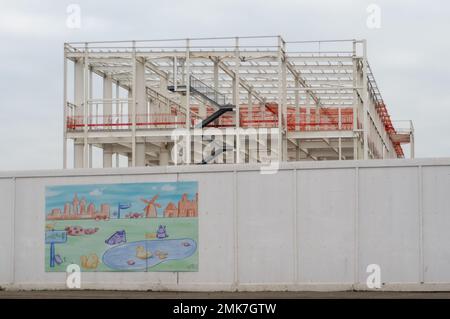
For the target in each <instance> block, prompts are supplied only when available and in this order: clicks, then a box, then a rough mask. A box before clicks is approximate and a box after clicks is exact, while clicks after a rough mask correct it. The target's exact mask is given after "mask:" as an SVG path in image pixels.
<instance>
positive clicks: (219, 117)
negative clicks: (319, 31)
mask: <svg viewBox="0 0 450 319" xmlns="http://www.w3.org/2000/svg"><path fill="white" fill-rule="evenodd" d="M366 48H367V45H366V41H365V40H330V41H285V40H284V39H283V38H282V37H281V36H263V37H227V38H225V37H223V38H196V39H170V40H145V41H117V42H108V41H104V42H89V43H84V42H83V43H81V42H80V43H66V44H65V45H64V167H67V166H68V164H67V163H68V158H67V157H68V155H67V154H68V147H69V143H68V142H69V140H72V141H73V156H74V160H73V166H74V167H76V168H81V167H90V166H91V165H92V147H99V148H101V149H102V150H103V167H112V165H113V158H114V156H115V158H116V160H115V162H116V165H118V156H119V155H122V156H126V157H128V165H129V166H145V165H173V164H177V163H176V162H175V160H173V158H172V156H170V152H171V150H172V149H173V148H174V143H175V141H174V139H173V132H174V130H176V129H184V130H185V132H187V133H186V138H185V140H184V143H185V144H184V145H185V148H184V150H183V153H184V163H185V164H194V163H197V164H198V163H203V164H205V163H215V162H218V163H223V162H226V163H248V162H262V161H263V160H264V159H263V158H262V157H261V156H260V153H258V151H257V150H258V149H260V148H262V147H267V146H268V144H271V152H270V153H271V156H272V157H274V156H275V157H276V158H277V160H279V161H301V160H345V159H377V158H379V159H384V158H397V157H403V156H404V154H403V149H402V147H401V144H403V143H410V144H411V147H410V150H411V157H414V130H413V126H412V123H411V121H406V122H404V123H400V124H402V125H403V124H406V125H403V127H397V123H396V122H393V121H391V119H390V117H389V114H388V112H387V109H386V105H385V103H384V101H383V98H382V96H381V94H380V91H379V89H378V85H377V83H376V81H375V78H374V75H373V72H372V69H371V68H370V65H369V63H368V61H367V49H366ZM69 74H73V81H69V80H70V78H69ZM94 77H99V78H100V79H101V81H102V83H103V84H102V85H100V86H99V85H96V81H95V80H94ZM97 82H99V81H97ZM69 83H70V85H69ZM69 90H73V92H74V93H73V97H71V98H69V94H68V92H69ZM99 91H101V92H102V94H101V97H99V98H96V97H94V92H99ZM225 107H228V109H226V110H225V109H223V110H222V111H220V109H221V108H225ZM218 110H219V111H218ZM202 123H203V124H202ZM205 123H207V124H205ZM394 124H395V125H394ZM205 130H209V133H207V134H206V135H208V136H210V137H211V135H214V134H215V133H214V134H211V133H210V131H211V130H214V132H216V133H217V134H218V135H219V134H222V133H226V136H227V138H226V143H224V144H222V145H225V147H226V149H223V152H217V150H216V151H213V152H212V153H211V154H210V155H211V156H209V157H208V156H206V155H205V153H207V152H205V150H204V149H200V150H198V149H195V147H194V144H193V141H194V140H195V136H196V135H199V134H200V135H205ZM263 130H266V131H268V130H269V131H270V132H271V133H270V134H272V135H271V136H272V137H271V138H270V139H266V140H263V139H262V135H263V133H261V132H263ZM199 131H200V133H198V132H199ZM249 131H250V132H252V133H251V134H250V135H252V136H253V137H249V134H248V132H249ZM196 132H197V133H196ZM273 134H275V136H276V139H277V141H278V142H277V143H276V147H275V148H274V147H273V146H274V145H275V143H274V141H275V140H274V138H273ZM224 135H225V134H224ZM253 139H254V140H255V143H252V142H251V141H253ZM201 145H202V148H203V147H207V146H206V145H204V144H203V143H202V144H201ZM221 148H222V146H221ZM199 153H200V158H201V159H200V161H198V160H196V159H198V154H199ZM114 154H115V155H114Z"/></svg>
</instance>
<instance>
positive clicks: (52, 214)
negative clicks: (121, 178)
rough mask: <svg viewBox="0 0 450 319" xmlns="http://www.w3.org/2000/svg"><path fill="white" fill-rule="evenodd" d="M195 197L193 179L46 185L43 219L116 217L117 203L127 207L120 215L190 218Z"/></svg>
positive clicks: (195, 207) (194, 204)
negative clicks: (162, 181) (44, 217)
mask: <svg viewBox="0 0 450 319" xmlns="http://www.w3.org/2000/svg"><path fill="white" fill-rule="evenodd" d="M197 197H198V194H197V183H196V182H182V183H180V182H164V183H124V184H90V185H61V186H48V187H47V188H46V208H45V210H46V219H48V220H60V219H95V218H98V219H109V218H118V217H119V216H118V213H119V212H118V210H119V209H118V207H119V204H120V205H121V207H126V208H123V209H121V211H120V217H121V218H124V217H125V216H126V214H142V217H193V216H197V213H198V207H197ZM153 199H155V200H154V202H155V205H152V207H151V208H153V210H152V211H151V212H148V209H149V202H150V201H151V200H153ZM178 206H180V207H178ZM178 210H180V213H178ZM69 215H70V216H69ZM149 215H150V216H149ZM178 215H180V216H178Z"/></svg>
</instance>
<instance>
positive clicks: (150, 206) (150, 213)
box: [141, 194, 161, 218]
mask: <svg viewBox="0 0 450 319" xmlns="http://www.w3.org/2000/svg"><path fill="white" fill-rule="evenodd" d="M157 199H158V194H156V195H155V196H153V198H152V199H151V200H146V199H143V198H141V201H143V202H144V203H145V204H147V205H146V206H145V207H144V212H145V217H146V218H149V217H158V213H157V210H156V209H157V208H159V207H161V205H160V204H158V203H155V201H156V200H157Z"/></svg>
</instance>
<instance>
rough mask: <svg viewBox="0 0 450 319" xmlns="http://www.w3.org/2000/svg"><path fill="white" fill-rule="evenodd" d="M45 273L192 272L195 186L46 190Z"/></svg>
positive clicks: (195, 253)
mask: <svg viewBox="0 0 450 319" xmlns="http://www.w3.org/2000/svg"><path fill="white" fill-rule="evenodd" d="M45 209H46V213H45V214H46V215H45V217H46V218H45V219H46V225H45V243H46V245H45V246H46V253H45V269H46V271H48V272H51V271H62V272H65V271H66V267H67V265H69V264H78V265H79V266H80V267H81V269H82V271H198V249H197V245H198V185H197V182H167V183H132V184H101V185H62V186H48V187H47V188H46V201H45Z"/></svg>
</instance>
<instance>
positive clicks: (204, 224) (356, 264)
mask: <svg viewBox="0 0 450 319" xmlns="http://www.w3.org/2000/svg"><path fill="white" fill-rule="evenodd" d="M177 180H180V181H182V180H196V181H198V183H199V200H200V202H199V218H200V219H199V232H200V234H199V271H198V272H186V273H183V272H180V273H176V272H159V273H158V272H141V273H138V272H123V273H120V272H104V273H100V272H99V273H83V274H82V287H83V288H89V289H156V290H167V289H169V290H235V289H238V290H343V289H367V288H366V285H365V282H366V278H367V276H368V274H367V273H366V267H367V265H369V264H379V265H380V266H381V280H382V282H383V283H384V286H383V289H386V290H389V289H392V290H450V271H449V270H450V159H434V160H432V159H429V160H389V161H374V160H372V161H366V162H364V161H342V162H331V161H330V162H310V163H306V162H301V163H287V164H285V165H284V166H282V168H281V169H280V171H279V172H278V173H276V174H273V175H263V174H261V173H260V171H259V167H258V166H248V165H213V166H198V165H195V166H190V167H186V166H185V167H155V168H123V169H91V170H66V171H62V170H58V171H37V172H36V171H34V172H31V171H30V172H4V173H0V202H1V203H2V206H1V209H0V218H1V223H0V286H2V287H5V288H8V289H46V288H47V289H53V288H55V289H64V288H65V278H66V277H65V274H64V273H46V272H45V271H44V252H45V250H44V231H43V230H44V225H45V220H44V217H45V216H44V207H45V186H47V185H57V184H93V183H120V182H160V181H177Z"/></svg>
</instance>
